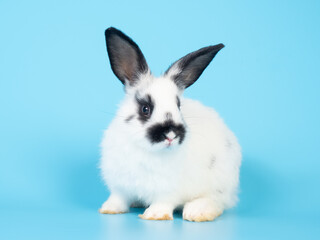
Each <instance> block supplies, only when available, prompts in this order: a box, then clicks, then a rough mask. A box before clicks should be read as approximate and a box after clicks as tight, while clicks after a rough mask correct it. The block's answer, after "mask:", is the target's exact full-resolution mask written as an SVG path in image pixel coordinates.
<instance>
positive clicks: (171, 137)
mask: <svg viewBox="0 0 320 240" xmlns="http://www.w3.org/2000/svg"><path fill="white" fill-rule="evenodd" d="M105 36H106V43H107V51H108V55H109V59H110V63H111V68H112V70H113V72H114V74H115V75H116V76H117V77H118V79H119V80H120V81H121V82H122V83H123V84H124V86H125V91H126V98H125V100H124V102H123V104H122V106H121V108H120V114H121V116H122V117H123V121H124V122H125V124H128V125H131V126H132V127H131V128H130V129H131V132H130V133H128V137H130V136H131V137H133V138H134V142H135V143H137V144H138V145H140V146H143V147H145V148H148V149H150V150H160V149H172V148H175V147H177V146H179V145H181V144H183V142H184V140H185V138H186V136H187V134H188V131H187V126H186V124H185V122H184V119H183V115H182V113H181V111H180V110H181V109H180V108H183V102H181V101H180V98H181V94H182V93H183V91H184V89H185V88H187V87H189V86H190V85H192V84H193V83H194V82H195V81H196V80H197V79H198V78H199V76H200V75H201V73H202V72H203V71H204V69H205V68H206V67H207V66H208V65H209V63H210V62H211V60H212V59H213V58H214V56H215V55H216V54H217V53H218V51H219V50H220V49H222V48H223V47H224V45H223V44H218V45H215V46H209V47H205V48H202V49H199V50H198V51H195V52H192V53H190V54H188V55H186V56H185V57H183V58H181V59H179V60H178V61H176V62H175V63H173V64H172V65H171V66H170V67H169V69H168V70H167V71H166V72H165V73H164V74H163V75H162V76H160V77H154V76H153V75H152V74H151V72H150V70H149V67H148V65H147V62H146V60H145V58H144V56H143V54H142V52H141V50H140V48H139V47H138V45H137V44H136V43H135V42H134V41H133V40H132V39H131V38H129V37H128V36H126V35H125V34H124V33H122V32H121V31H119V30H117V29H115V28H108V29H107V30H106V31H105ZM180 105H181V106H180Z"/></svg>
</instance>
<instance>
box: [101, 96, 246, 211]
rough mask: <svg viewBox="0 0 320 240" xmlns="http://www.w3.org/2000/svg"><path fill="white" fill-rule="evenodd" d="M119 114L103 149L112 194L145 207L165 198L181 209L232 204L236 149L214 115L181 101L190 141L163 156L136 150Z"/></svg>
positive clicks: (105, 174) (238, 157)
mask: <svg viewBox="0 0 320 240" xmlns="http://www.w3.org/2000/svg"><path fill="white" fill-rule="evenodd" d="M121 110H122V109H120V111H119V115H118V117H116V118H115V119H114V121H113V122H112V123H111V125H110V127H109V128H108V129H107V130H106V132H105V135H104V139H103V142H102V145H101V146H102V149H103V150H102V162H101V169H102V173H103V177H104V179H105V181H106V183H107V185H108V186H109V188H110V190H111V192H121V193H122V194H125V195H126V198H127V199H128V200H129V201H130V202H132V203H133V202H135V201H139V202H141V203H143V204H144V205H145V206H149V205H150V204H151V203H153V202H157V201H158V200H162V199H163V198H164V199H166V200H169V201H172V203H173V204H175V205H176V206H179V205H184V204H185V203H186V202H189V201H191V200H193V199H195V198H198V197H210V196H212V197H214V198H215V199H216V201H217V204H219V206H221V207H223V208H225V207H231V206H233V205H234V204H235V203H236V199H237V197H236V193H237V186H238V175H239V166H240V161H241V154H240V147H239V145H238V143H237V140H236V138H235V136H234V135H233V134H232V132H230V130H229V129H228V128H227V127H226V125H225V124H224V122H223V121H222V119H221V118H220V117H219V116H218V114H217V113H216V112H215V111H214V110H213V109H211V108H208V107H205V106H203V105H202V104H201V103H199V102H198V101H194V100H191V99H181V112H182V115H183V116H184V119H185V122H186V126H187V127H188V129H187V132H188V137H186V139H185V142H184V144H183V145H182V146H181V147H179V148H178V149H173V150H164V151H161V152H153V151H146V150H145V149H144V148H142V147H139V146H137V144H136V139H135V138H134V132H133V134H132V135H128V132H130V131H131V129H130V128H131V126H128V123H126V122H125V120H124V119H123V117H122V114H121ZM129 141H132V142H131V143H130V144H128V142H129Z"/></svg>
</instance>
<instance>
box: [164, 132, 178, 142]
mask: <svg viewBox="0 0 320 240" xmlns="http://www.w3.org/2000/svg"><path fill="white" fill-rule="evenodd" d="M164 136H165V138H166V139H167V140H168V141H169V142H172V141H173V139H175V138H176V137H177V135H176V134H175V133H174V132H173V131H170V132H168V133H167V134H164Z"/></svg>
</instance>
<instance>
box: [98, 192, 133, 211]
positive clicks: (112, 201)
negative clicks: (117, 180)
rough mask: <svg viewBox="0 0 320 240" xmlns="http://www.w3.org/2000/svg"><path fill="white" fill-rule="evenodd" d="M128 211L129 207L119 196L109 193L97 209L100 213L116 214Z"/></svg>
mask: <svg viewBox="0 0 320 240" xmlns="http://www.w3.org/2000/svg"><path fill="white" fill-rule="evenodd" d="M128 211H129V207H128V205H127V203H126V201H124V199H122V198H121V197H120V196H116V195H111V196H110V197H109V199H108V200H107V201H105V202H104V204H102V207H101V208H100V209H99V212H100V213H104V214H118V213H126V212H128Z"/></svg>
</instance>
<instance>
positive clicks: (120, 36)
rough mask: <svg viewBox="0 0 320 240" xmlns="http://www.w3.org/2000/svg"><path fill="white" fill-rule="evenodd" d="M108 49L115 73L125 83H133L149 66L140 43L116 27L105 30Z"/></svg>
mask: <svg viewBox="0 0 320 240" xmlns="http://www.w3.org/2000/svg"><path fill="white" fill-rule="evenodd" d="M105 36H106V43H107V51H108V55H109V59H110V64H111V68H112V71H113V73H114V74H115V75H116V76H117V77H118V78H119V80H120V81H121V82H122V83H123V84H125V83H126V81H128V82H129V83H130V85H133V84H134V83H135V81H137V80H138V77H139V75H140V74H144V73H147V72H148V70H149V68H148V65H147V62H146V59H145V58H144V56H143V54H142V52H141V50H140V48H139V47H138V45H137V44H136V43H135V42H134V41H133V40H132V39H131V38H129V37H128V36H126V35H125V34H124V33H123V32H121V31H119V30H118V29H115V28H112V27H111V28H108V29H107V30H106V31H105Z"/></svg>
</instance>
